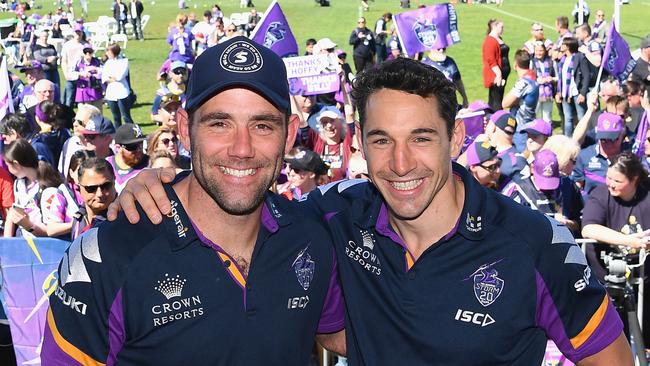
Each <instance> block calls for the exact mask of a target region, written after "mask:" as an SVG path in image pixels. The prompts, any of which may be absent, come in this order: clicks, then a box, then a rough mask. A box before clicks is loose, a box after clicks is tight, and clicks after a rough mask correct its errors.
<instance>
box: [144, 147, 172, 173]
mask: <svg viewBox="0 0 650 366" xmlns="http://www.w3.org/2000/svg"><path fill="white" fill-rule="evenodd" d="M149 168H154V169H155V168H174V169H178V165H176V161H175V160H174V157H172V155H171V154H170V153H169V151H167V150H156V151H154V152H153V153H152V154H151V155H149Z"/></svg>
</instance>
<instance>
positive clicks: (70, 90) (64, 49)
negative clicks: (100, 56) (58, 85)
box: [61, 29, 86, 107]
mask: <svg viewBox="0 0 650 366" xmlns="http://www.w3.org/2000/svg"><path fill="white" fill-rule="evenodd" d="M85 42H86V35H85V33H84V32H83V30H81V29H75V31H74V34H73V35H72V38H70V39H69V40H67V41H66V42H64V43H63V46H61V70H62V71H63V77H64V78H65V84H64V89H63V104H65V105H67V106H68V107H72V106H73V105H74V101H75V96H76V86H77V79H78V78H79V75H78V74H77V73H76V72H75V68H76V66H77V63H79V61H80V60H81V59H82V58H83V50H84V48H85V47H86V46H85Z"/></svg>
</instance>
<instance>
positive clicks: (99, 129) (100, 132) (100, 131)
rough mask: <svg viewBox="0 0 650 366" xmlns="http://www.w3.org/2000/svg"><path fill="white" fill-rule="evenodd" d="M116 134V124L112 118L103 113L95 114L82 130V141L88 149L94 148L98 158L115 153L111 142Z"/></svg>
mask: <svg viewBox="0 0 650 366" xmlns="http://www.w3.org/2000/svg"><path fill="white" fill-rule="evenodd" d="M114 134H115V126H113V122H111V120H110V119H108V118H106V117H104V116H102V115H101V114H99V115H96V116H93V117H91V118H90V120H89V121H88V122H86V126H85V127H83V129H82V130H81V136H82V142H83V143H84V144H85V148H86V150H93V151H94V152H95V156H97V157H98V158H107V157H109V156H111V155H113V150H111V142H113V135H114Z"/></svg>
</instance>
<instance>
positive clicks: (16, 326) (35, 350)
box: [0, 237, 70, 365]
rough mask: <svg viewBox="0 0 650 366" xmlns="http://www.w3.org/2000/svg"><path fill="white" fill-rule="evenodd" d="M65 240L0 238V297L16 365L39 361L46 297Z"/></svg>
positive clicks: (51, 288)
mask: <svg viewBox="0 0 650 366" xmlns="http://www.w3.org/2000/svg"><path fill="white" fill-rule="evenodd" d="M69 245H70V243H69V242H67V241H63V240H59V239H53V238H31V237H30V238H27V237H23V238H2V239H0V261H1V262H2V298H3V299H2V300H3V306H4V308H5V309H6V313H7V317H8V319H9V328H10V330H11V338H12V339H13V342H14V352H15V353H16V360H17V361H18V365H40V350H41V343H42V341H43V329H44V327H45V320H46V318H47V309H48V307H49V302H48V299H49V297H50V295H51V294H52V293H53V292H55V290H56V288H57V278H58V275H57V267H58V265H59V262H60V261H61V258H63V253H64V252H65V250H66V249H67V248H68V246H69Z"/></svg>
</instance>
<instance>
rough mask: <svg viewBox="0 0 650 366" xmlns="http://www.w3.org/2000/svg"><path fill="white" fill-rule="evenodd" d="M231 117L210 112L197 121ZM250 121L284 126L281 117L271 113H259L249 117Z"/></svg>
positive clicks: (227, 114)
mask: <svg viewBox="0 0 650 366" xmlns="http://www.w3.org/2000/svg"><path fill="white" fill-rule="evenodd" d="M232 118H233V116H232V114H230V113H227V112H210V113H206V114H204V115H202V116H201V118H200V119H199V123H200V122H206V121H214V120H220V119H232ZM250 120H251V121H268V122H271V123H273V124H274V125H278V126H282V125H283V124H284V119H283V118H282V117H281V116H278V115H277V114H273V113H260V114H256V115H253V116H252V117H250Z"/></svg>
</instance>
